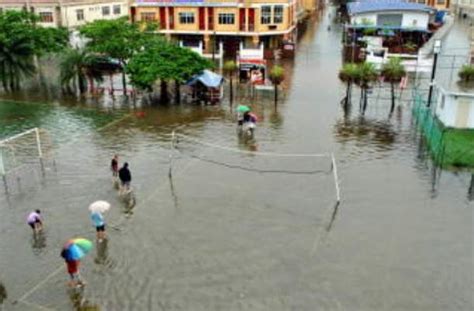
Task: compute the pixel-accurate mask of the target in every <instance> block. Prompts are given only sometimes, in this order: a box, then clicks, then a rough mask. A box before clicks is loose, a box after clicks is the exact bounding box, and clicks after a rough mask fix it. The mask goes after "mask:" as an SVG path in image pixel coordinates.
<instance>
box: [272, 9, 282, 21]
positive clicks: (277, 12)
mask: <svg viewBox="0 0 474 311" xmlns="http://www.w3.org/2000/svg"><path fill="white" fill-rule="evenodd" d="M273 23H274V24H281V23H283V5H275V6H274V7H273Z"/></svg>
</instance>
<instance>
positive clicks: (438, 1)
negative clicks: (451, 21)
mask: <svg viewBox="0 0 474 311" xmlns="http://www.w3.org/2000/svg"><path fill="white" fill-rule="evenodd" d="M436 3H437V4H445V3H446V1H445V0H437V1H436Z"/></svg>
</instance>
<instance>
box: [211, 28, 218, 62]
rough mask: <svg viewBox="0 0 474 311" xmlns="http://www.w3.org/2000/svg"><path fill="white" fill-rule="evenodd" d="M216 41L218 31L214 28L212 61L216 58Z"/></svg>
mask: <svg viewBox="0 0 474 311" xmlns="http://www.w3.org/2000/svg"><path fill="white" fill-rule="evenodd" d="M216 42H217V39H216V31H215V30H214V35H213V39H212V61H215V60H216Z"/></svg>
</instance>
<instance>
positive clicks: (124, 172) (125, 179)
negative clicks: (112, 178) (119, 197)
mask: <svg viewBox="0 0 474 311" xmlns="http://www.w3.org/2000/svg"><path fill="white" fill-rule="evenodd" d="M118 174H119V178H120V181H121V182H122V189H123V190H125V191H127V190H129V189H130V182H131V181H132V174H131V173H130V170H129V169H128V163H127V162H125V163H124V164H123V166H122V168H121V169H120V170H119V172H118Z"/></svg>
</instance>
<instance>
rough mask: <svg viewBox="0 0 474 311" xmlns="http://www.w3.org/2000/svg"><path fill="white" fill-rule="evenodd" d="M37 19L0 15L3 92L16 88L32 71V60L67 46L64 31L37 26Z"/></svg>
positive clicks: (24, 14) (13, 13)
mask: <svg viewBox="0 0 474 311" xmlns="http://www.w3.org/2000/svg"><path fill="white" fill-rule="evenodd" d="M37 21H38V17H37V16H36V15H34V14H31V13H29V12H25V11H13V10H9V11H6V12H4V13H0V81H1V83H2V86H3V88H4V90H6V91H8V90H11V91H14V90H18V89H19V88H20V81H21V80H22V79H24V78H28V77H31V76H32V75H33V74H34V73H35V71H36V67H35V57H39V56H42V55H44V54H46V53H51V52H58V51H60V50H61V49H62V48H64V47H65V46H66V44H67V31H66V30H65V29H62V28H60V29H56V28H51V29H46V28H42V27H41V26H38V24H37Z"/></svg>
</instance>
